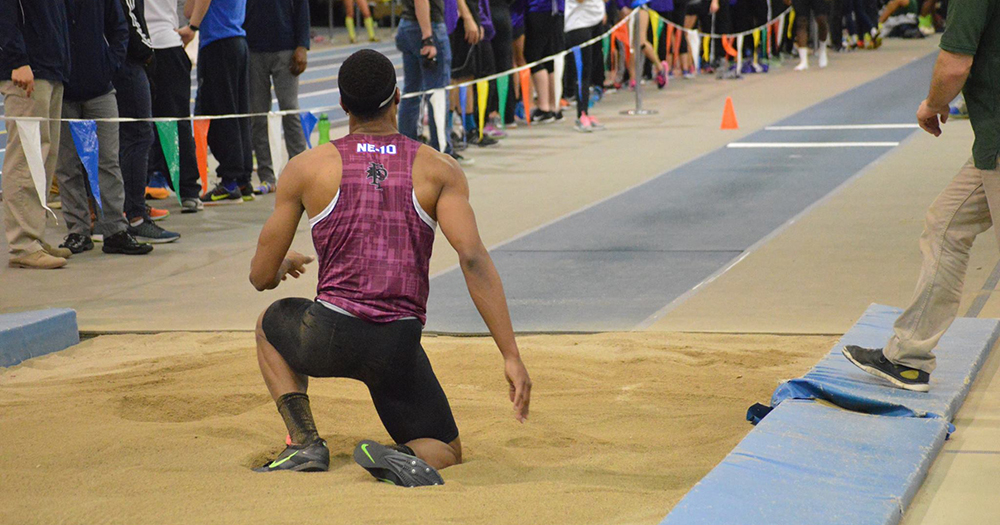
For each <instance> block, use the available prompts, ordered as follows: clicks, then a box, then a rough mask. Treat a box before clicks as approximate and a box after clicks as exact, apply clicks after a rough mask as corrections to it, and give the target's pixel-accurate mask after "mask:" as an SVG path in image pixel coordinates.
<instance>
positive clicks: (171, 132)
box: [156, 120, 181, 203]
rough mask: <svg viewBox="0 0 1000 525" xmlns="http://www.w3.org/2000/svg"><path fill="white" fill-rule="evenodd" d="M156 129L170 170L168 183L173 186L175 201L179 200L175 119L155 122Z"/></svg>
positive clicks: (179, 158)
mask: <svg viewBox="0 0 1000 525" xmlns="http://www.w3.org/2000/svg"><path fill="white" fill-rule="evenodd" d="M156 131H157V133H159V134H160V148H162V149H163V158H164V159H165V160H166V161H167V171H169V172H170V183H171V185H172V186H173V187H174V195H176V196H177V202H178V203H179V202H181V154H180V147H179V145H178V141H177V121H176V120H171V121H167V122H159V121H158V122H156Z"/></svg>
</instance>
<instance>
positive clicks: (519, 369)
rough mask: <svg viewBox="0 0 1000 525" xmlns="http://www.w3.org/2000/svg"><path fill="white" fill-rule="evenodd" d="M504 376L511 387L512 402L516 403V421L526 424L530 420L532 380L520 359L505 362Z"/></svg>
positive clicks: (514, 358) (515, 358)
mask: <svg viewBox="0 0 1000 525" xmlns="http://www.w3.org/2000/svg"><path fill="white" fill-rule="evenodd" d="M504 374H505V375H506V376H507V383H508V384H509V385H510V401H511V403H514V419H516V420H518V421H520V422H521V423H524V422H525V421H527V420H528V405H529V404H530V403H531V378H530V377H528V369H526V368H524V363H522V362H521V358H520V357H513V358H510V359H505V360H504Z"/></svg>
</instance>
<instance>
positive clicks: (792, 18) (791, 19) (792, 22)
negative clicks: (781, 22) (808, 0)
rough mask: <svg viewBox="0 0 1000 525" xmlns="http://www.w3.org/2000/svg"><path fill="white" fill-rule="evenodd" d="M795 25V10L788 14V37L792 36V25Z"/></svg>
mask: <svg viewBox="0 0 1000 525" xmlns="http://www.w3.org/2000/svg"><path fill="white" fill-rule="evenodd" d="M794 26H795V10H794V9H792V12H791V13H789V15H788V38H792V27H794Z"/></svg>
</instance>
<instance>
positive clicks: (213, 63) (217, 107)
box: [195, 38, 246, 184]
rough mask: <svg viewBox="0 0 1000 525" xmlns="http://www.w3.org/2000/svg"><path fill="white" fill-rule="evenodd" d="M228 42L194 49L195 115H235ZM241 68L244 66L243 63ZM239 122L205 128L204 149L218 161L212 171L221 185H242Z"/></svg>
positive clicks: (236, 80)
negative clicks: (206, 139)
mask: <svg viewBox="0 0 1000 525" xmlns="http://www.w3.org/2000/svg"><path fill="white" fill-rule="evenodd" d="M232 40H235V38H226V39H223V40H216V41H215V42H212V43H210V44H208V45H206V46H203V47H202V48H201V49H199V50H198V86H199V88H198V101H197V103H196V106H197V107H196V110H195V111H196V113H198V114H199V115H226V114H232V113H239V108H238V106H239V104H238V100H239V93H238V91H239V88H240V76H241V73H242V74H243V75H245V74H246V73H245V71H240V67H239V65H238V64H237V59H236V56H235V51H234V50H235V47H234V43H233V42H232ZM244 65H245V64H244ZM240 120H245V119H231V118H230V119H214V120H212V123H211V125H209V127H208V147H209V148H210V149H211V150H212V155H213V156H215V159H216V160H217V161H219V167H218V169H217V170H216V172H217V173H218V175H219V178H220V179H222V182H223V183H224V184H243V178H244V163H243V143H242V138H241V137H242V135H241V126H240Z"/></svg>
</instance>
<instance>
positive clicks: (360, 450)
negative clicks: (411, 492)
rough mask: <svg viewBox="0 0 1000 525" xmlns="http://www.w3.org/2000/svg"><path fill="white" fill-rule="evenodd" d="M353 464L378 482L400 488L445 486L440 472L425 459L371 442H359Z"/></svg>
mask: <svg viewBox="0 0 1000 525" xmlns="http://www.w3.org/2000/svg"><path fill="white" fill-rule="evenodd" d="M354 462H355V463H357V464H358V465H361V467H362V468H364V469H365V470H367V471H368V473H369V474H371V475H372V476H373V477H374V478H375V479H377V480H379V481H382V482H385V483H390V484H392V485H397V486H400V487H421V486H425V485H444V479H442V478H441V474H438V471H437V470H436V469H435V468H434V467H432V466H430V465H428V464H427V463H426V462H424V460H422V459H420V458H418V457H416V456H411V455H410V454H404V453H403V452H400V451H398V450H395V449H392V448H389V447H387V446H385V445H382V444H379V443H376V442H374V441H371V440H368V439H366V440H364V441H362V442H361V443H358V446H357V447H356V448H355V449H354Z"/></svg>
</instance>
